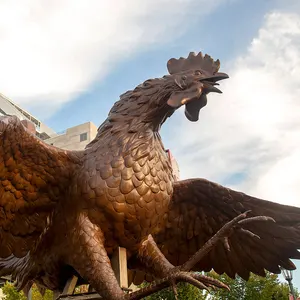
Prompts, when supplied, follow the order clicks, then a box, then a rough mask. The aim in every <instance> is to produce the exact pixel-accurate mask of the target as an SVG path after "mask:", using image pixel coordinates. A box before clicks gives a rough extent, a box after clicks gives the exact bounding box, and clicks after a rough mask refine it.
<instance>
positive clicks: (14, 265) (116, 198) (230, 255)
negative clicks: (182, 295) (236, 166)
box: [0, 53, 300, 300]
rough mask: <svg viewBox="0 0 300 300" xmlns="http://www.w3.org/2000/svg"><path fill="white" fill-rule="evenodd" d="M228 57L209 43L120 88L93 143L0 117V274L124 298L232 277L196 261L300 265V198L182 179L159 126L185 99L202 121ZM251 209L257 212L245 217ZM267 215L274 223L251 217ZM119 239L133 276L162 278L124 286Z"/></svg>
mask: <svg viewBox="0 0 300 300" xmlns="http://www.w3.org/2000/svg"><path fill="white" fill-rule="evenodd" d="M219 66H220V63H219V61H213V59H212V58H210V57H209V56H208V55H205V56H203V55H202V54H201V53H199V54H197V55H196V54H195V53H191V54H190V55H189V56H188V58H185V59H184V58H180V59H171V60H170V61H169V63H168V70H169V73H170V74H169V75H166V76H164V77H162V78H156V79H150V80H147V81H145V82H144V83H142V84H140V85H138V86H137V87H136V88H135V89H133V90H131V91H128V92H126V93H124V94H123V95H121V96H120V99H119V101H117V102H116V103H115V104H114V106H113V107H112V109H111V111H110V112H109V115H108V117H107V119H106V120H105V121H104V122H103V123H102V125H101V126H100V127H99V129H98V134H97V136H96V138H95V139H94V140H93V141H92V142H91V143H90V144H89V145H88V146H87V147H86V149H85V150H83V151H66V150H61V149H58V148H55V147H53V146H50V145H47V144H45V143H44V142H42V141H40V140H38V139H37V138H36V137H35V136H34V134H32V133H31V132H29V131H28V130H27V129H26V128H25V127H24V126H23V124H22V123H21V122H20V120H19V119H18V118H17V117H14V116H9V117H8V116H5V117H1V118H0V241H1V244H0V257H1V259H0V276H3V275H7V274H12V276H13V278H14V279H16V281H17V287H18V288H19V289H28V288H29V287H30V286H31V285H32V283H33V282H35V283H36V284H37V285H38V286H40V287H41V288H48V289H51V290H53V291H56V292H62V290H63V288H64V286H65V284H66V282H67V280H68V279H70V278H71V277H72V276H77V277H78V282H79V283H80V282H88V283H90V284H91V285H92V286H93V287H94V288H95V290H96V291H97V292H98V293H99V295H100V296H101V297H103V299H107V300H111V299H116V300H120V299H141V298H142V297H144V296H146V295H148V294H151V293H153V292H155V291H157V290H159V289H161V288H163V287H166V286H168V285H174V283H176V282H178V281H187V282H190V283H192V284H194V285H196V286H198V287H200V288H206V287H210V286H213V285H215V286H219V287H224V286H222V284H221V283H217V282H216V281H213V280H212V279H209V278H205V277H201V276H202V275H199V274H198V275H197V273H196V275H194V274H193V273H192V272H189V271H193V270H197V271H202V270H205V271H208V270H210V269H212V268H213V269H214V270H215V271H216V272H218V273H223V272H225V273H227V274H228V275H229V276H230V277H234V276H235V275H236V274H238V275H240V276H241V277H243V278H245V279H248V278H249V273H250V272H253V273H255V274H259V275H262V276H263V275H264V274H265V271H264V270H265V269H266V270H269V271H271V272H274V273H279V272H280V269H279V265H280V266H282V267H284V268H286V269H294V265H293V263H292V262H291V261H290V260H289V259H291V258H299V257H300V256H299V252H298V251H297V249H298V248H299V247H300V227H299V224H300V209H299V208H296V207H291V206H285V205H280V204H276V203H272V202H268V201H264V200H262V199H258V198H254V197H251V196H248V195H245V194H243V193H240V192H237V191H233V190H230V189H228V188H225V187H222V186H220V185H218V184H215V183H213V182H210V181H207V180H205V179H193V180H185V181H178V182H175V181H174V178H173V175H172V167H171V164H170V162H169V160H168V157H167V156H166V154H165V149H164V146H163V144H162V141H161V138H160V135H159V130H160V128H161V126H162V124H163V123H164V122H165V121H166V119H167V118H168V117H170V116H171V115H172V114H173V113H174V112H175V111H176V109H178V108H179V107H181V106H183V105H185V109H186V116H187V118H188V119H189V120H191V121H196V120H198V117H199V111H200V109H201V108H202V107H204V106H205V105H206V103H207V94H208V93H210V92H220V90H219V89H217V88H216V85H217V81H218V80H221V79H225V78H228V76H227V75H226V74H224V73H219V72H218V70H219ZM195 163H196V162H195ZM249 210H250V211H251V212H248V215H247V216H248V217H249V218H250V219H249V220H250V221H249V222H243V223H241V222H242V221H240V217H238V216H240V215H241V214H243V218H244V217H245V216H246V215H245V214H244V213H245V212H246V211H249ZM261 215H265V216H269V217H271V218H273V219H274V220H275V221H276V222H273V221H272V220H271V219H270V218H264V219H259V218H256V219H255V218H254V219H253V217H255V216H261ZM236 217H238V221H236V219H234V218H236ZM251 218H252V219H251ZM233 219H234V220H235V221H234V222H233V221H232V220H233ZM270 220H271V221H270ZM244 221H245V220H244ZM246 221H247V218H246ZM262 221H263V223H262ZM230 222H231V223H230ZM232 222H233V223H232ZM239 222H240V223H239ZM229 223H230V224H231V225H230V226H229V225H228V224H229ZM226 224H227V225H226ZM221 228H222V229H221ZM219 230H220V232H219V233H218V234H217V235H215V234H216V233H217V232H218V231H219ZM214 235H215V236H214ZM213 236H214V238H213ZM258 236H259V238H258ZM118 247H123V248H125V249H126V252H127V259H128V267H129V269H130V270H129V282H128V284H129V285H130V284H131V283H132V282H133V283H135V284H139V283H141V282H142V281H144V280H148V281H152V280H154V279H155V280H156V281H155V282H154V283H153V285H152V286H150V287H148V288H146V289H142V290H140V291H135V292H132V293H130V294H127V293H125V292H124V291H123V290H122V289H121V288H120V286H119V284H118V281H117V279H116V277H115V275H114V272H113V270H112V267H111V261H110V259H111V257H112V254H113V253H114V251H116V249H117V248H118ZM202 248H203V250H202V251H200V250H201V249H202ZM199 249H200V250H199ZM198 250H199V251H200V252H199V251H198ZM229 250H230V251H229ZM197 251H198V252H199V253H198V252H197ZM196 252H197V254H195V253H196ZM194 254H195V256H193V255H194ZM189 259H190V260H189ZM188 260H189V261H188ZM187 261H188V262H187ZM175 266H177V267H175ZM178 266H181V267H178ZM199 276H200V277H199Z"/></svg>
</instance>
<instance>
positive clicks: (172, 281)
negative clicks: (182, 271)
mask: <svg viewBox="0 0 300 300" xmlns="http://www.w3.org/2000/svg"><path fill="white" fill-rule="evenodd" d="M171 286H172V290H173V293H174V296H175V299H176V300H178V291H177V286H176V283H175V281H174V280H171Z"/></svg>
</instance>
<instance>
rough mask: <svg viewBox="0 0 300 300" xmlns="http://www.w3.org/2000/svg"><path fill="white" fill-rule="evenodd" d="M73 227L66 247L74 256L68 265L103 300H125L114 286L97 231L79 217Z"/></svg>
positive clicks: (82, 216)
mask: <svg viewBox="0 0 300 300" xmlns="http://www.w3.org/2000/svg"><path fill="white" fill-rule="evenodd" d="M77 224H78V225H77V226H75V228H73V230H72V233H71V235H70V246H71V247H73V251H74V252H73V255H72V257H71V258H69V261H68V263H69V264H70V265H71V266H72V267H73V268H74V269H75V270H76V271H77V272H78V273H79V274H80V276H82V278H84V279H85V280H87V281H88V282H89V283H90V284H91V285H92V286H93V288H94V289H95V290H96V291H97V292H98V293H99V294H100V295H101V296H102V297H103V299H105V300H125V299H126V298H125V296H126V294H125V293H124V292H123V291H122V289H121V288H120V286H119V284H118V282H117V279H116V277H115V274H114V272H113V270H112V267H111V263H110V259H109V257H108V255H107V253H106V250H105V247H104V245H103V241H104V236H103V233H102V231H101V229H100V228H99V227H98V226H96V225H94V224H93V223H91V221H90V220H89V218H88V217H87V216H85V215H83V214H82V215H80V216H79V218H78V222H77ZM67 259H68V258H67Z"/></svg>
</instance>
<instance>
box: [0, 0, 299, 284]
mask: <svg viewBox="0 0 300 300" xmlns="http://www.w3.org/2000/svg"><path fill="white" fill-rule="evenodd" d="M100 2H101V3H100ZM22 3H23V4H20V2H18V5H17V6H16V5H15V3H14V1H1V3H0V20H1V22H2V23H0V36H1V39H0V40H1V41H0V53H1V54H2V55H0V65H1V66H2V72H1V73H2V74H0V82H1V92H2V93H3V94H5V95H7V96H8V97H10V98H11V99H12V100H14V101H15V102H17V103H19V104H20V105H21V106H23V107H25V108H27V109H28V110H29V111H30V112H31V113H33V114H34V115H35V116H37V117H38V118H40V119H41V120H42V121H44V122H45V123H46V124H47V125H48V126H50V127H52V128H53V129H54V130H56V131H61V130H64V129H66V128H68V127H71V126H74V125H77V124H80V123H84V122H87V121H92V122H94V123H95V124H96V125H99V124H100V123H101V122H102V121H103V120H104V119H105V118H106V116H107V113H108V111H109V109H110V108H111V106H112V105H113V103H114V102H115V101H117V100H118V97H119V95H120V94H122V93H123V92H125V91H127V90H129V89H132V88H134V87H135V86H136V85H138V84H139V83H141V82H142V81H144V80H146V79H148V78H152V77H160V76H162V75H164V74H166V72H167V70H166V62H167V61H168V59H169V58H171V57H180V56H186V55H187V54H188V53H189V52H190V51H195V52H198V51H203V52H205V53H208V54H210V55H211V56H213V57H214V58H219V59H220V60H221V70H223V71H225V72H227V73H228V74H229V75H230V79H229V80H227V81H226V82H224V84H223V83H222V90H223V92H224V94H223V95H221V96H220V95H214V96H211V97H210V98H209V103H208V106H207V107H205V109H203V111H201V118H200V121H199V122H198V123H197V124H192V123H189V122H188V121H187V120H186V119H185V118H184V116H183V113H182V110H180V111H179V112H177V113H176V114H175V115H174V116H173V117H172V118H171V119H170V120H168V122H167V123H166V124H165V125H164V127H163V130H162V136H163V140H164V142H165V145H166V146H167V147H170V148H171V149H172V151H173V154H174V155H175V157H176V159H177V161H178V163H179V166H180V170H181V175H182V178H187V177H195V176H196V177H205V178H208V179H210V180H213V181H217V182H219V183H221V184H226V185H228V186H230V187H232V188H235V189H238V190H242V191H244V192H247V193H250V194H252V195H255V196H259V197H262V198H264V199H270V200H273V201H277V202H280V203H285V204H290V205H296V206H300V201H299V197H300V189H299V186H300V173H299V172H298V169H299V167H300V152H299V149H300V121H299V120H300V113H299V112H300V109H299V108H300V107H299V105H300V104H299V99H300V88H299V86H300V4H299V1H298V0H252V1H246V0H215V1H209V2H207V1H202V0H173V1H171V0H162V1H158V0H152V1H150V0H145V1H143V2H141V1H138V0H130V1H128V2H127V4H126V5H125V4H124V3H125V2H122V1H121V0H114V1H108V2H105V1H94V0H91V1H89V2H88V4H84V3H83V2H80V1H75V0H74V1H72V2H68V1H58V2H55V1H53V2H48V3H46V2H45V4H44V6H43V5H42V4H41V3H40V2H39V1H27V0H26V1H24V2H22ZM196 162H197V163H196ZM298 266H299V267H300V264H299V263H298ZM294 282H295V284H296V285H297V286H298V288H300V273H299V271H297V272H295V281H294Z"/></svg>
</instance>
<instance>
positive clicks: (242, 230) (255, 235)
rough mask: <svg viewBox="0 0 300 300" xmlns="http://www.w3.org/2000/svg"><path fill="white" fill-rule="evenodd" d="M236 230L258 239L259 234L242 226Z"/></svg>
mask: <svg viewBox="0 0 300 300" xmlns="http://www.w3.org/2000/svg"><path fill="white" fill-rule="evenodd" d="M238 231H241V232H243V233H245V234H246V235H248V236H250V237H251V238H257V239H259V240H260V236H258V235H257V234H255V233H253V232H252V231H250V230H247V229H244V228H238Z"/></svg>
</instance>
